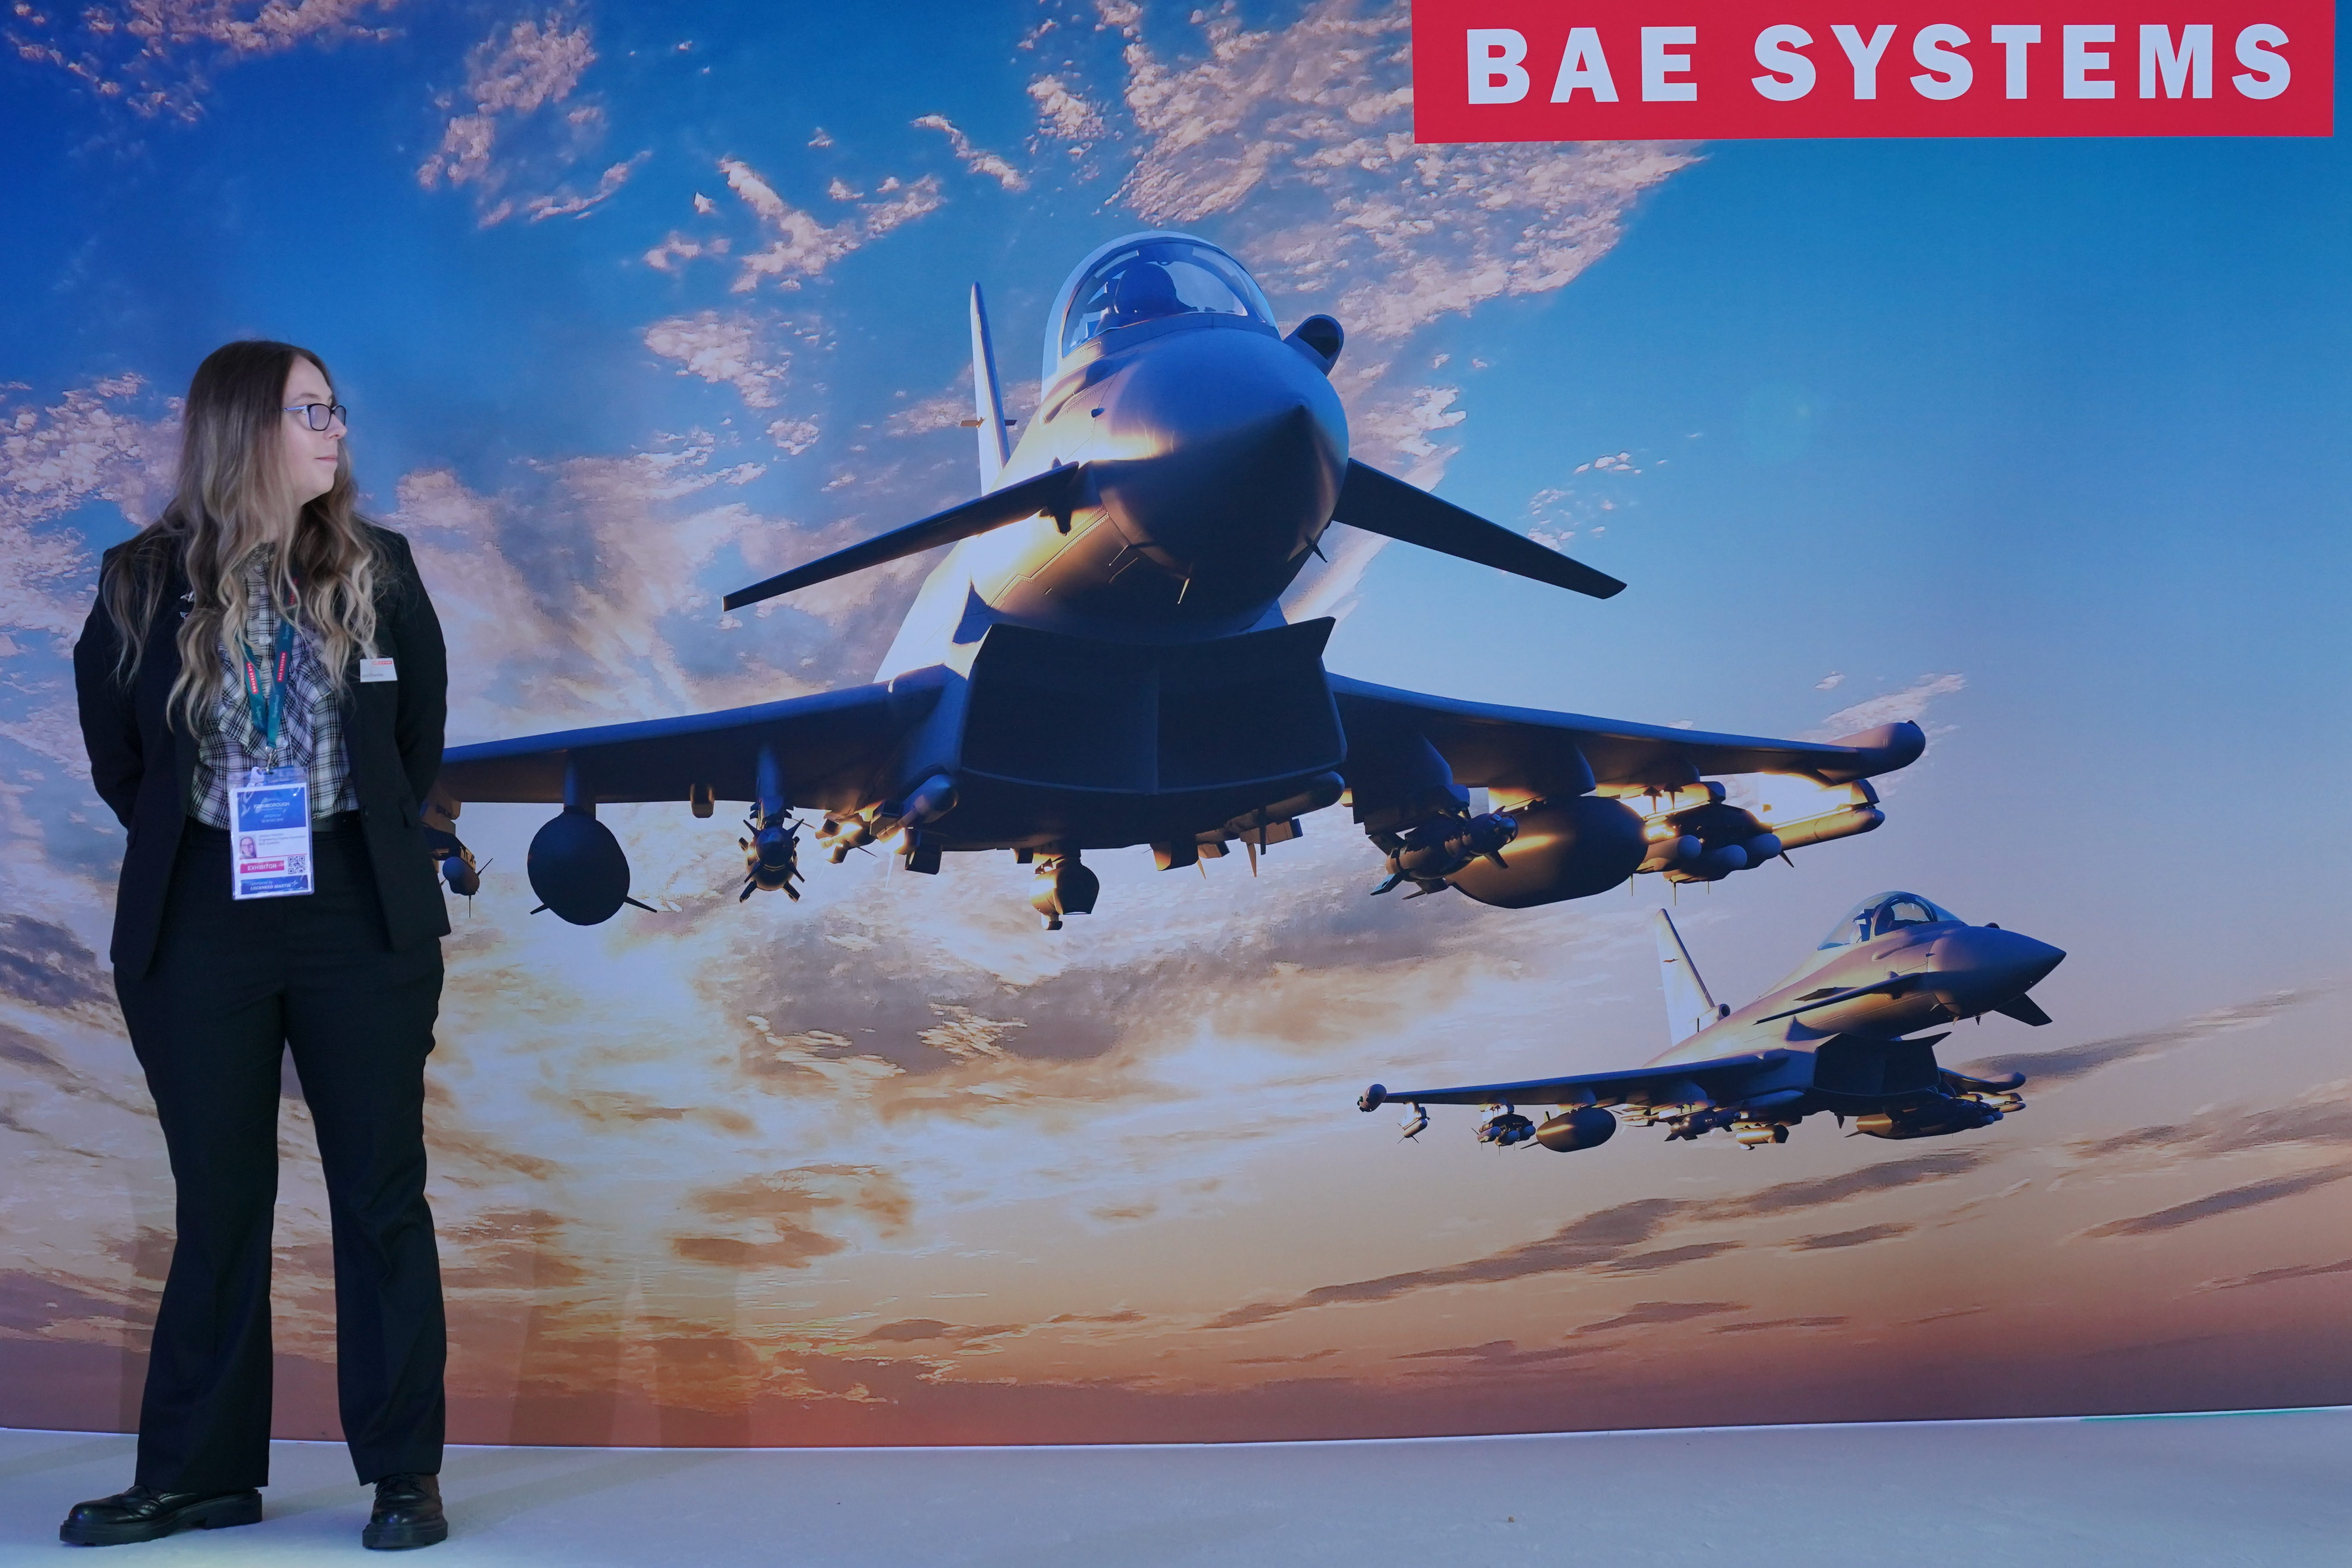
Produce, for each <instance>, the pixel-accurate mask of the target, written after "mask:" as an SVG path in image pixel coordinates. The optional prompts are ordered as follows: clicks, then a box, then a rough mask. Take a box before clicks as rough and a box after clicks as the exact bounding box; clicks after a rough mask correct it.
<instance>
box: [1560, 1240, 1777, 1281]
mask: <svg viewBox="0 0 2352 1568" xmlns="http://www.w3.org/2000/svg"><path fill="white" fill-rule="evenodd" d="M1741 1245H1742V1244H1741V1243H1739V1242H1737V1241H1695V1242H1692V1243H1691V1244H1690V1245H1689V1246H1688V1247H1659V1248H1658V1249H1657V1250H1655V1251H1654V1252H1634V1253H1629V1254H1627V1255H1626V1256H1625V1257H1623V1258H1611V1259H1610V1260H1609V1261H1608V1262H1606V1263H1602V1264H1599V1265H1596V1268H1597V1271H1598V1272H1600V1273H1602V1274H1648V1273H1652V1272H1654V1271H1655V1270H1657V1269H1661V1268H1681V1267H1682V1266H1683V1265H1684V1264H1685V1263H1704V1262H1706V1260H1707V1259H1708V1258H1717V1257H1720V1256H1721V1255H1722V1254H1724V1253H1727V1252H1730V1251H1732V1250H1734V1249H1735V1248H1737V1247H1739V1246H1741Z"/></svg>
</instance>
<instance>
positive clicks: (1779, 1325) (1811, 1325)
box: [1708, 1317, 1852, 1334]
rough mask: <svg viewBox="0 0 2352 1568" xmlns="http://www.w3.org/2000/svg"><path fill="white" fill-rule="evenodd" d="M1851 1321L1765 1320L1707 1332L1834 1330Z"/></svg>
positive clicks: (1718, 1326)
mask: <svg viewBox="0 0 2352 1568" xmlns="http://www.w3.org/2000/svg"><path fill="white" fill-rule="evenodd" d="M1850 1321H1852V1320H1851V1319H1848V1318H1844V1317H1825V1318H1767V1319H1765V1320H1763V1321H1761V1322H1754V1323H1718V1324H1717V1325H1716V1326H1715V1327H1714V1328H1712V1329H1710V1330H1708V1332H1709V1333H1715V1334H1761V1333H1769V1332H1772V1331H1777V1330H1780V1329H1835V1328H1842V1327H1843V1326H1844V1325H1845V1324H1846V1323H1848V1322H1850Z"/></svg>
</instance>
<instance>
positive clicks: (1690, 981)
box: [1658, 910, 1721, 1046]
mask: <svg viewBox="0 0 2352 1568" xmlns="http://www.w3.org/2000/svg"><path fill="white" fill-rule="evenodd" d="M1658 969H1659V971H1660V973H1659V978H1660V979H1661V980H1662V981H1663V982H1664V986H1665V993H1666V1032H1667V1033H1668V1034H1670V1035H1672V1036H1674V1037H1675V1044H1676V1045H1678V1046H1679V1045H1681V1044H1682V1043H1683V1042H1684V1041H1685V1040H1687V1039H1689V1038H1690V1037H1692V1036H1693V1035H1696V1034H1697V1033H1698V1032H1699V1031H1700V1030H1701V1029H1704V1028H1706V1026H1708V1025H1709V1024H1712V1023H1714V1022H1715V1021H1716V1019H1717V1017H1718V1016H1721V1015H1720V1013H1719V1011H1718V1010H1717V1007H1716V1005H1715V998H1714V996H1713V995H1711V994H1709V993H1708V991H1707V988H1706V981H1704V980H1702V979H1700V978H1699V975H1698V965H1696V963H1692V962H1691V955H1690V949H1688V948H1686V947H1685V946H1684V945H1683V933H1682V932H1680V931H1676V930H1675V919H1674V917H1673V916H1672V915H1670V914H1668V913H1666V911H1665V910H1659V911H1658Z"/></svg>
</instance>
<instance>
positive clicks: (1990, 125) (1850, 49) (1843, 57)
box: [1412, 0, 2336, 142]
mask: <svg viewBox="0 0 2352 1568" xmlns="http://www.w3.org/2000/svg"><path fill="white" fill-rule="evenodd" d="M1821 3H1822V0H1786V3H1783V0H1760V3H1759V0H1617V3H1616V4H1613V5H1607V6H1599V5H1595V6H1591V7H1590V8H1586V9H1579V8H1578V6H1577V5H1574V4H1568V5H1562V4H1560V3H1559V0H1412V98H1413V136H1414V139H1415V140H1416V141H1421V142H1583V141H1620V140H1651V139H1659V140H1675V139H1680V138H1685V137H1706V138H1725V137H1748V136H2327V135H2332V134H2333V133H2334V131H2335V112H2336V82H2335V62H2336V37H2335V31H2336V11H2335V6H2334V5H2333V4H2332V0H2230V4H2229V6H2228V8H2227V9H2221V8H2216V7H2214V6H2211V5H2208V4H2207V0H2189V5H2205V6H2206V8H2205V9H2204V10H2202V11H2197V12H2191V11H2189V10H2187V9H2186V8H2174V9H2169V10H2165V11H2161V12H2158V13H2156V14H2155V15H2156V18H2157V19H2154V20H2150V19H2147V18H2145V17H2144V16H2133V15H2117V14H2116V13H2114V12H2111V11H2107V10H2105V9H2104V7H2105V6H2106V5H2111V4H2112V3H2113V0H2058V4H2059V8H2058V9H2053V10H2051V11H2048V12H2044V11H2042V9H2041V8H2040V7H2041V6H2042V5H2043V4H2048V3H2051V0H1996V3H1997V4H1999V5H2001V6H2003V7H2004V8H2003V9H2001V10H1998V11H1979V10H1977V9H1976V8H1975V7H1976V5H1977V4H1979V3H1980V0H1955V3H1954V4H1951V5H1945V4H1944V0H1927V8H1923V9H1921V10H1917V11H1911V12H1903V11H1895V12H1892V13H1891V14H1892V15H1893V16H1895V17H1897V18H1899V19H1898V20H1893V21H1888V20H1883V19H1881V20H1874V19H1873V18H1874V17H1882V18H1883V17H1885V16H1887V15H1889V14H1890V13H1889V12H1886V11H1859V10H1853V11H1846V12H1839V11H1836V10H1821V9H1817V8H1816V6H1817V5H1820V4H1821ZM1830 3H1832V4H1839V3H1843V0H1830ZM1894 3H1895V4H1906V5H1916V4H1918V3H1919V0H1894Z"/></svg>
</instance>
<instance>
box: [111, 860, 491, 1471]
mask: <svg viewBox="0 0 2352 1568" xmlns="http://www.w3.org/2000/svg"><path fill="white" fill-rule="evenodd" d="M315 851H316V853H315V857H314V858H315V864H316V871H317V888H318V890H317V891H316V892H314V893H311V894H310V895H308V896H306V897H299V898H289V899H262V900H249V901H247V902H245V903H238V902H236V901H235V900H232V899H230V897H229V868H228V863H229V845H228V836H227V835H226V833H222V832H219V831H217V830H215V829H212V828H206V827H201V826H198V825H196V824H195V823H194V822H190V823H188V824H187V825H186V830H185V837H184V839H183V840H182V843H181V847H180V854H179V860H178V863H177V865H176V866H175V867H174V868H173V873H172V884H171V891H170V894H169V902H168V904H167V905H166V907H165V909H164V914H163V939H162V943H161V945H160V947H159V948H158V950H157V952H156V955H155V963H154V965H153V967H152V969H151V970H150V971H149V973H147V974H146V975H144V976H139V977H134V976H130V975H125V974H122V973H117V974H116V975H115V993H116V994H117V995H118V996H119V997H121V1002H122V1016H123V1018H124V1021H125V1022H126V1023H128V1024H129V1026H130V1029H131V1049H132V1050H133V1051H135V1052H137V1053H138V1057H139V1065H140V1066H141V1067H142V1068H145V1069H146V1073H147V1087H148V1089H149V1090H150V1091H151V1092H152V1094H153V1096H154V1100H155V1110H156V1113H157V1115H158V1117H159V1118H160V1120H161V1121H162V1122H163V1139H164V1142H165V1144H166V1145H167V1146H168V1147H169V1149H170V1151H171V1156H172V1176H173V1181H174V1183H175V1184H176V1185H177V1188H178V1215H179V1237H178V1241H177V1244H176V1245H175V1246H174V1247H173V1251H172V1270H171V1274H170V1276H169V1278H168V1279H166V1280H165V1282H164V1285H163V1307H162V1310H161V1311H160V1313H159V1315H158V1316H157V1318H156V1320H155V1337H154V1348H153V1352H152V1356H151V1358H150V1360H149V1362H148V1365H147V1389H146V1396H145V1398H144V1400H143V1402H142V1405H141V1406H140V1411H139V1468H138V1479H139V1480H140V1481H142V1482H143V1483H145V1484H146V1485H148V1486H152V1487H154V1488H156V1489H160V1490H163V1491H199V1492H210V1491H226V1490H231V1489H237V1488H242V1487H255V1486H262V1485H266V1484H267V1483H268V1479H269V1397H270V1346H269V1261H270V1221H271V1218H272V1215H273V1210H274V1206H275V1205H276V1202H277V1196H278V1083H279V1072H280V1063H281V1061H282V1059H283V1057H282V1053H283V1052H284V1051H285V1050H286V1049H288V1048H289V1047H290V1048H291V1049H292V1051H293V1053H294V1066H295V1070H296V1071H297V1072H298V1073H299V1074H300V1076H301V1081H302V1097H303V1099H304V1100H307V1101H308V1102H309V1104H310V1114H311V1118H312V1120H313V1121H314V1122H315V1124H316V1125H317V1127H318V1132H319V1157H320V1164H321V1166H322V1167H323V1168H324V1171H325V1174H326V1181H327V1196H328V1206H329V1212H330V1213H331V1216H332V1218H333V1223H334V1238H335V1241H334V1253H335V1363H336V1367H335V1370H336V1381H337V1391H338V1393H339V1394H340V1396H341V1408H342V1418H343V1436H344V1439H345V1441H346V1442H348V1443H349V1444H350V1446H351V1451H352V1464H353V1465H354V1466H355V1467H357V1468H358V1470H359V1477H360V1479H361V1480H362V1481H373V1480H377V1479H381V1478H383V1477H384V1476H387V1475H394V1474H397V1473H399V1472H401V1471H404V1470H415V1471H425V1472H437V1471H438V1470H439V1469H440V1468H441V1441H442V1430H443V1424H444V1412H445V1405H444V1400H443V1395H442V1387H441V1378H442V1367H443V1363H444V1361H445V1359H446V1336H445V1331H444V1328H443V1321H442V1311H441V1270H440V1261H439V1258H438V1255H437V1253H436V1249H435V1247H434V1242H433V1215H432V1212H431V1211H430V1210H429V1209H428V1208H426V1206H425V1131H424V1111H425V1056H426V1054H427V1053H428V1052H430V1051H431V1050H432V1048H433V1023H434V1019H435V1017H436V1016H437V1015H438V1013H439V1012H440V1007H441V950H440V945H439V944H438V943H437V942H427V943H425V945H424V946H422V947H419V948H417V949H415V950H413V951H411V952H398V953H396V952H392V951H391V949H390V945H389V944H388V942H386V940H385V937H384V926H383V913H382V910H381V909H380V908H379V906H378V904H377V900H376V893H375V884H374V877H373V872H372V871H371V870H370V868H369V866H368V860H367V850H366V847H365V845H364V843H363V841H362V838H361V837H360V835H359V834H358V833H357V832H343V833H337V834H321V835H320V836H319V837H318V838H317V840H316V842H315Z"/></svg>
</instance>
